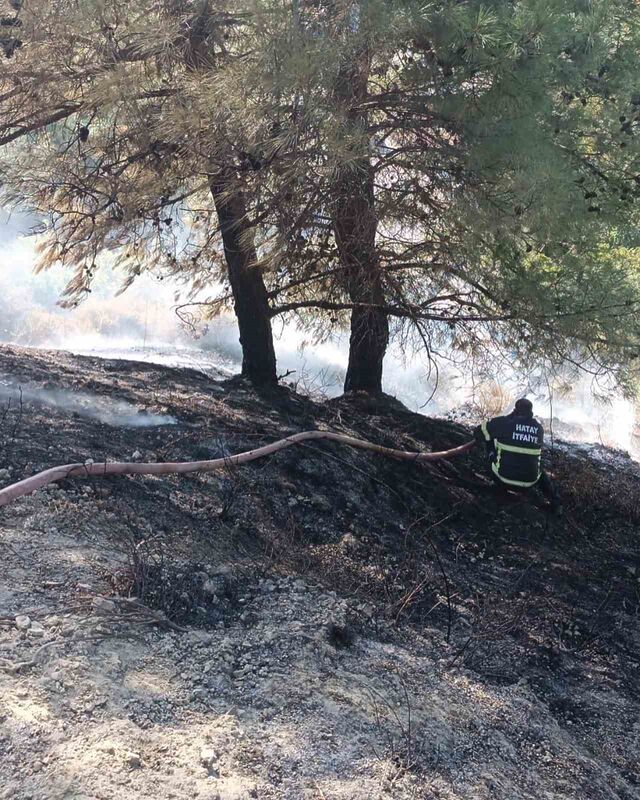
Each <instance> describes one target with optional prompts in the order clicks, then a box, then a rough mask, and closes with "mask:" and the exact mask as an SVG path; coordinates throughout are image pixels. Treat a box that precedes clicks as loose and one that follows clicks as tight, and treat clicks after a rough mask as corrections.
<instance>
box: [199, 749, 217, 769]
mask: <svg viewBox="0 0 640 800" xmlns="http://www.w3.org/2000/svg"><path fill="white" fill-rule="evenodd" d="M215 760H216V751H215V750H214V749H213V748H212V747H203V748H201V750H200V764H201V765H202V766H203V767H204V768H205V769H207V770H209V772H210V773H211V772H212V771H213V764H214V762H215Z"/></svg>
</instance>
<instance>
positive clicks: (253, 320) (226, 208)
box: [209, 170, 278, 386]
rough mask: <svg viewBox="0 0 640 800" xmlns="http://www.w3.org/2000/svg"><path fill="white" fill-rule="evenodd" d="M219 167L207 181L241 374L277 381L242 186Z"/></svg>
mask: <svg viewBox="0 0 640 800" xmlns="http://www.w3.org/2000/svg"><path fill="white" fill-rule="evenodd" d="M233 184H234V181H233V175H231V174H230V173H229V172H228V171H225V170H222V171H220V172H218V173H216V174H215V175H212V176H211V178H210V181H209V185H210V188H211V195H212V197H213V202H214V204H215V207H216V212H217V214H218V219H219V220H220V229H221V233H222V243H223V246H224V255H225V259H226V262H227V270H228V274H229V283H230V284H231V291H232V294H233V303H234V308H235V313H236V317H237V320H238V327H239V328H240V344H241V346H242V374H243V375H244V376H245V377H247V378H248V379H249V380H250V381H251V382H252V383H253V384H254V385H256V386H275V385H276V384H277V383H278V376H277V371H276V354H275V349H274V346H273V332H272V330H271V313H270V309H269V299H268V296H267V289H266V287H265V285H264V280H263V278H262V273H261V272H260V268H259V267H258V258H257V254H256V248H255V244H254V239H253V232H252V231H251V229H250V228H249V226H248V225H247V221H246V205H245V201H244V196H243V194H242V190H241V189H239V188H238V187H237V186H234V185H233Z"/></svg>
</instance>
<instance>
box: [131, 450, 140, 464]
mask: <svg viewBox="0 0 640 800" xmlns="http://www.w3.org/2000/svg"><path fill="white" fill-rule="evenodd" d="M131 460H132V461H141V460H142V453H141V452H140V451H139V450H135V451H134V452H133V453H132V454H131Z"/></svg>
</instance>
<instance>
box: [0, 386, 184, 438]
mask: <svg viewBox="0 0 640 800" xmlns="http://www.w3.org/2000/svg"><path fill="white" fill-rule="evenodd" d="M26 403H35V404H37V405H45V406H50V407H53V408H59V409H61V410H63V411H66V412H68V413H71V414H77V415H78V416H80V417H87V418H89V419H97V420H98V421H99V422H102V423H104V424H105V425H112V426H115V427H119V428H152V427H158V426H160V425H176V424H177V422H178V420H177V419H176V418H175V417H172V416H169V415H168V414H152V413H149V412H148V411H146V410H145V409H139V408H137V407H136V406H134V405H133V404H131V403H127V402H125V401H124V400H110V399H109V398H106V397H102V396H100V395H95V394H86V393H84V392H69V391H67V390H66V389H41V388H40V387H37V386H31V385H29V384H17V383H15V382H14V381H13V380H11V379H10V378H9V377H8V376H2V375H0V407H2V408H4V409H8V410H11V409H13V411H14V414H15V413H16V412H17V411H19V409H20V407H21V406H22V405H23V404H26Z"/></svg>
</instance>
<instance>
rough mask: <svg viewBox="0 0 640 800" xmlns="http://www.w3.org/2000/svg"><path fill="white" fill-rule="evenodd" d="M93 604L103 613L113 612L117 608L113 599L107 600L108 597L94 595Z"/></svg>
mask: <svg viewBox="0 0 640 800" xmlns="http://www.w3.org/2000/svg"><path fill="white" fill-rule="evenodd" d="M91 604H92V606H93V608H94V610H95V611H97V612H99V613H102V614H113V613H114V612H115V610H116V604H115V603H114V602H113V600H107V598H106V597H94V598H93V600H92V601H91Z"/></svg>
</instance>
